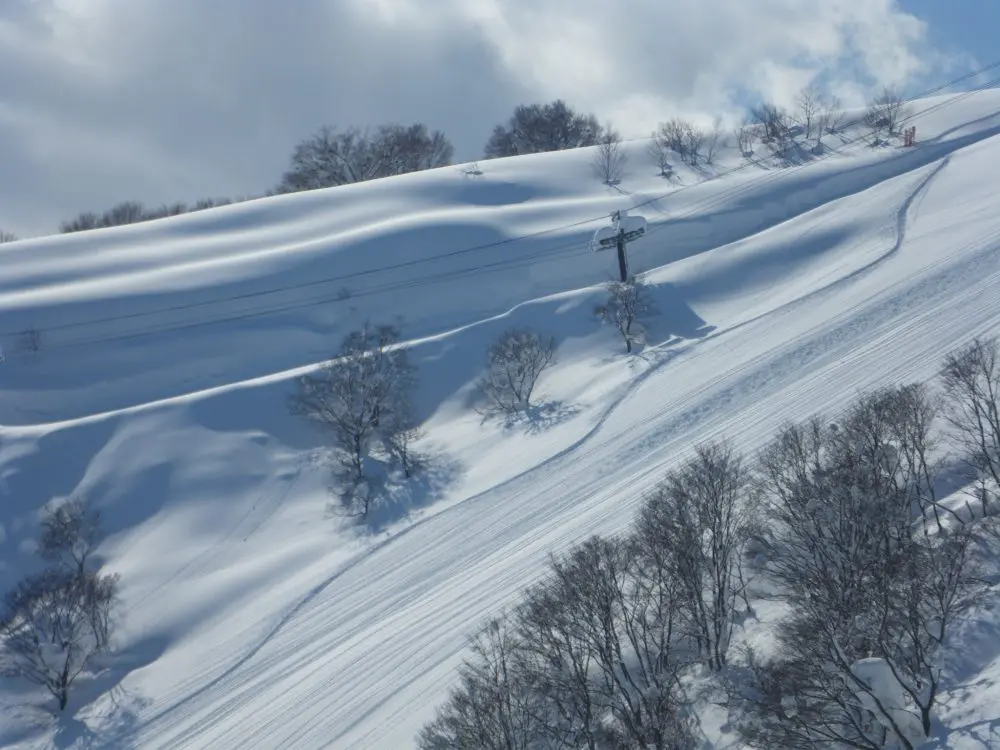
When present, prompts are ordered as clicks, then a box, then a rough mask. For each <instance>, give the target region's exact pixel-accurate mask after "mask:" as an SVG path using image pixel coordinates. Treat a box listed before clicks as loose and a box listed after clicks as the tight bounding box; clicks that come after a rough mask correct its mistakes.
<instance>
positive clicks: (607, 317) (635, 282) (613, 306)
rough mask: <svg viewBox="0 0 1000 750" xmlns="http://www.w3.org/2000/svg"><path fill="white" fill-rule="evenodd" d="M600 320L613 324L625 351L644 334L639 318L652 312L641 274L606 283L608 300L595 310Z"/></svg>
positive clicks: (629, 350) (628, 350)
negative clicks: (622, 341)
mask: <svg viewBox="0 0 1000 750" xmlns="http://www.w3.org/2000/svg"><path fill="white" fill-rule="evenodd" d="M595 312H596V313H597V316H598V317H599V318H601V319H602V320H604V321H606V322H609V323H611V324H613V325H614V326H615V329H616V330H617V331H618V333H619V334H621V337H622V339H623V340H624V341H625V351H626V352H631V351H632V346H633V345H634V344H635V343H637V342H639V341H640V340H641V338H642V336H643V335H644V332H645V331H644V329H643V326H642V324H641V323H640V322H639V321H640V319H641V318H642V317H644V316H646V315H648V314H651V313H653V312H654V307H653V303H652V301H651V300H650V298H649V290H648V288H647V286H646V282H645V280H644V279H643V277H642V276H632V277H631V278H629V279H628V280H627V281H612V282H611V283H609V284H608V300H607V302H605V303H604V304H603V305H599V306H598V307H597V309H596V310H595Z"/></svg>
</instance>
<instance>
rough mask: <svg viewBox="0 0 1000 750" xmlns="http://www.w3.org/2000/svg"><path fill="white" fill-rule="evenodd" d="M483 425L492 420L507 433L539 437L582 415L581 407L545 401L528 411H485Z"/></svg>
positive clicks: (529, 408) (561, 402)
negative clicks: (507, 412)
mask: <svg viewBox="0 0 1000 750" xmlns="http://www.w3.org/2000/svg"><path fill="white" fill-rule="evenodd" d="M481 413H482V416H483V418H482V421H481V424H485V423H486V422H489V421H491V420H496V421H497V422H499V424H500V426H501V427H502V428H503V430H504V431H505V432H523V433H525V434H528V435H538V434H540V433H542V432H545V431H546V430H551V429H552V428H553V427H557V426H558V425H561V424H563V423H565V422H568V421H569V420H571V419H572V418H573V417H575V416H576V415H577V414H579V413H580V407H579V406H577V405H576V404H570V403H566V402H563V401H555V400H553V401H543V402H541V403H538V404H535V405H533V406H530V407H528V409H527V410H526V411H517V412H515V413H513V414H505V413H502V412H497V411H483V412H481Z"/></svg>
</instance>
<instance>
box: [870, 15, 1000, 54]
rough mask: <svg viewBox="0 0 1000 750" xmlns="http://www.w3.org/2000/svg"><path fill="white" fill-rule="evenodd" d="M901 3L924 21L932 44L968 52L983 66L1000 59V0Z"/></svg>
mask: <svg viewBox="0 0 1000 750" xmlns="http://www.w3.org/2000/svg"><path fill="white" fill-rule="evenodd" d="M862 1H863V0H862ZM900 5H901V6H902V8H903V9H904V10H906V11H909V12H910V13H913V14H914V15H915V16H917V17H918V18H920V19H922V20H924V21H926V22H927V24H928V35H929V37H930V41H931V43H932V44H934V45H935V46H937V47H939V48H941V49H943V50H945V51H953V52H964V53H967V54H969V55H971V56H972V57H974V58H975V60H976V61H977V62H978V63H980V64H982V65H985V64H987V63H991V62H993V61H994V60H997V59H1000V0H901V2H900Z"/></svg>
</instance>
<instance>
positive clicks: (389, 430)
mask: <svg viewBox="0 0 1000 750" xmlns="http://www.w3.org/2000/svg"><path fill="white" fill-rule="evenodd" d="M379 429H380V433H381V440H382V447H383V449H384V450H385V452H386V453H387V454H388V455H389V457H390V458H391V459H392V460H393V461H395V462H396V464H397V465H398V466H399V468H400V469H402V470H403V476H405V477H406V478H407V479H409V478H410V477H412V476H413V475H414V474H417V473H418V472H420V471H421V470H422V469H424V468H425V466H426V464H427V461H426V458H425V456H424V455H423V454H421V453H418V452H416V451H415V450H414V447H413V444H414V443H415V442H416V441H417V440H419V439H420V438H421V437H423V434H424V433H423V430H422V429H421V428H420V425H419V423H418V422H417V419H416V417H415V416H414V414H413V404H412V402H411V401H410V399H409V397H406V398H395V399H394V400H393V408H392V409H390V410H388V411H387V412H386V411H384V410H383V412H382V421H381V423H380V425H379Z"/></svg>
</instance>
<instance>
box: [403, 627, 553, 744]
mask: <svg viewBox="0 0 1000 750" xmlns="http://www.w3.org/2000/svg"><path fill="white" fill-rule="evenodd" d="M522 647H523V644H522V643H521V642H520V641H519V640H518V637H517V635H516V634H515V633H514V631H513V628H512V626H511V623H510V622H509V620H508V619H507V618H506V617H499V618H496V619H494V620H491V621H490V622H489V623H488V624H487V625H486V627H484V628H483V629H482V630H481V631H480V632H479V633H478V634H477V636H476V638H475V640H474V642H473V645H472V654H471V657H470V658H469V659H467V660H466V661H465V663H464V664H463V666H462V668H461V670H460V672H459V685H458V687H457V688H456V689H455V690H453V691H452V693H451V695H450V696H449V698H448V701H447V702H446V703H445V704H444V705H443V706H442V707H441V708H440V709H439V710H438V713H437V716H436V717H435V719H434V720H433V721H432V722H431V723H429V724H428V725H427V726H425V727H424V728H423V729H422V730H421V732H420V735H419V737H418V739H417V745H418V747H420V748H421V750H455V749H456V748H477V749H479V748H482V750H534V748H536V747H538V745H537V742H536V741H537V738H538V737H539V736H541V735H542V733H543V732H544V730H545V727H544V726H543V725H542V724H541V723H540V722H539V720H538V718H537V714H536V710H535V706H534V705H533V703H534V701H535V696H534V695H533V693H532V689H531V686H530V685H528V684H527V683H526V682H525V679H524V675H525V672H524V670H523V668H522V667H521V662H522V660H523V656H522V655H521V653H520V652H521V649H522Z"/></svg>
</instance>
